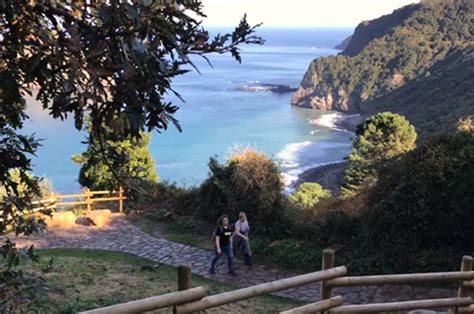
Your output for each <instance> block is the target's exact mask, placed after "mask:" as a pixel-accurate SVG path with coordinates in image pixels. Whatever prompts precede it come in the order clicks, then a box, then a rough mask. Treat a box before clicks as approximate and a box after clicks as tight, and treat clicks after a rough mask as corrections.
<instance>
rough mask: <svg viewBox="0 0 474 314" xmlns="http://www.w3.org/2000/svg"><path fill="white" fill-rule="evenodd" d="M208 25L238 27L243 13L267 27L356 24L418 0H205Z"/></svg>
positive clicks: (251, 22) (252, 21) (249, 18)
mask: <svg viewBox="0 0 474 314" xmlns="http://www.w3.org/2000/svg"><path fill="white" fill-rule="evenodd" d="M202 2H203V4H204V12H205V13H206V15H207V16H208V18H207V19H205V20H204V25H205V26H207V27H214V26H235V25H236V24H237V23H238V22H239V20H240V18H241V17H242V16H243V14H244V13H247V17H248V20H249V23H250V24H251V25H253V24H256V23H260V22H263V26H264V27H355V26H357V25H358V24H359V23H360V22H361V21H364V20H371V19H374V18H377V17H379V16H381V15H384V14H389V13H391V12H392V11H393V10H395V9H397V8H400V7H402V6H404V5H407V4H410V3H416V2H419V1H417V0H202Z"/></svg>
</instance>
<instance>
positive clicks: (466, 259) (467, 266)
mask: <svg viewBox="0 0 474 314" xmlns="http://www.w3.org/2000/svg"><path fill="white" fill-rule="evenodd" d="M468 271H469V272H470V271H472V257H471V256H469V255H465V256H463V257H462V262H461V272H468ZM468 290H469V288H467V287H465V286H464V285H463V282H462V281H461V282H460V284H459V288H458V298H464V297H468V296H469V291H468ZM459 310H460V308H458V307H456V308H455V313H459Z"/></svg>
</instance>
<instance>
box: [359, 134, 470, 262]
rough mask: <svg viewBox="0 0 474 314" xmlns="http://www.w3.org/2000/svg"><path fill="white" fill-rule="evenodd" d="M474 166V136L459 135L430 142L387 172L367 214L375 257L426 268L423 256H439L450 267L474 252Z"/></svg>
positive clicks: (372, 193) (377, 187)
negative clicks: (463, 256)
mask: <svg viewBox="0 0 474 314" xmlns="http://www.w3.org/2000/svg"><path fill="white" fill-rule="evenodd" d="M473 165H474V137H473V136H472V135H470V134H468V133H459V134H451V135H438V136H433V137H431V138H428V139H427V140H426V142H424V144H423V145H422V146H421V147H419V148H417V149H416V150H415V151H413V152H412V153H410V154H408V155H407V156H405V157H404V158H403V159H402V160H400V161H399V162H397V163H395V164H394V165H392V166H391V167H390V168H389V169H387V171H386V172H385V173H383V174H382V175H381V177H380V179H379V181H378V184H377V186H375V187H374V188H373V190H372V192H371V195H370V196H369V204H368V210H367V212H366V213H365V214H364V218H365V219H364V221H365V222H366V228H367V239H368V244H369V248H371V249H372V250H373V254H374V255H376V256H378V257H379V260H384V261H385V262H386V263H387V264H390V265H392V267H393V269H395V270H397V269H401V270H403V269H404V268H406V267H407V265H410V267H412V268H413V269H415V268H416V269H423V267H425V266H426V265H425V264H427V263H426V262H423V259H422V258H421V257H422V256H434V255H436V254H435V253H438V256H437V259H438V260H437V265H444V266H445V267H447V266H450V265H451V266H456V265H457V263H458V262H459V258H460V257H461V256H462V255H463V254H472V253H473V252H474V229H473V228H472V226H473V225H474V207H473V204H474V193H472V191H473V190H472V187H473V186H474V166H473ZM428 266H430V265H428ZM429 268H431V269H432V268H433V265H431V267H429ZM413 269H412V270H413ZM445 269H446V268H445ZM425 270H426V268H425Z"/></svg>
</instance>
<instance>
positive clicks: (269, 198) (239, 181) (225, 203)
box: [201, 149, 284, 232]
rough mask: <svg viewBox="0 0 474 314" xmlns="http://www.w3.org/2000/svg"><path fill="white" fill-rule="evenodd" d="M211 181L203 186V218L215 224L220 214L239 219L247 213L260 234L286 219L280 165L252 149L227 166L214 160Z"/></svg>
mask: <svg viewBox="0 0 474 314" xmlns="http://www.w3.org/2000/svg"><path fill="white" fill-rule="evenodd" d="M209 169H210V174H209V178H208V179H207V180H206V181H205V182H204V183H203V184H202V186H201V199H202V210H203V211H202V215H203V216H204V217H205V218H208V220H209V219H211V220H215V219H217V217H219V216H220V215H221V214H224V213H226V214H229V215H231V216H232V218H234V217H235V218H236V217H237V216H238V213H239V212H240V211H245V212H247V213H248V216H249V218H250V219H251V220H252V224H253V225H258V226H260V230H261V231H263V230H267V231H269V232H275V231H276V230H275V229H274V228H272V226H274V225H275V224H276V223H277V222H278V221H279V220H280V218H281V217H282V215H283V202H284V198H283V195H282V190H283V183H282V181H281V177H280V172H279V169H278V167H277V165H276V164H275V163H274V162H273V161H272V160H271V159H269V158H268V157H266V156H265V155H264V154H262V153H258V152H256V151H254V150H251V149H245V150H243V151H238V152H236V153H235V154H234V155H232V156H231V157H230V158H229V160H228V161H227V162H226V163H225V164H220V163H219V162H218V161H217V160H216V159H214V158H211V160H210V162H209Z"/></svg>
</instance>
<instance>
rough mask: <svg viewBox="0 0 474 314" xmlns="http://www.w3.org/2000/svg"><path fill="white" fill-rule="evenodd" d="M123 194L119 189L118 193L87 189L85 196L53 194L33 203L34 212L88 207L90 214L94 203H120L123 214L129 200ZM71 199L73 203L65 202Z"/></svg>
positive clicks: (119, 206)
mask: <svg viewBox="0 0 474 314" xmlns="http://www.w3.org/2000/svg"><path fill="white" fill-rule="evenodd" d="M123 192H124V190H123V188H122V187H119V189H118V190H117V191H91V190H89V189H85V191H84V193H83V194H69V195H60V194H55V193H51V194H50V195H49V197H48V198H46V199H43V200H40V201H35V202H32V204H33V205H34V206H36V207H35V208H33V209H32V211H33V212H36V211H40V210H45V209H49V210H56V209H57V208H59V207H68V206H78V205H86V208H87V211H88V212H90V211H91V210H92V205H93V204H94V203H100V202H111V201H118V208H119V211H120V212H121V213H123V201H124V200H126V199H127V197H125V196H124V195H123ZM98 195H105V197H96V196H98ZM71 199H72V200H73V201H65V200H71Z"/></svg>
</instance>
